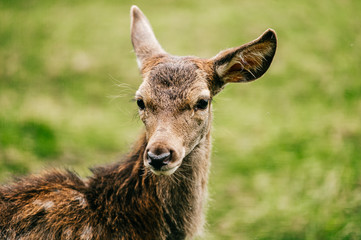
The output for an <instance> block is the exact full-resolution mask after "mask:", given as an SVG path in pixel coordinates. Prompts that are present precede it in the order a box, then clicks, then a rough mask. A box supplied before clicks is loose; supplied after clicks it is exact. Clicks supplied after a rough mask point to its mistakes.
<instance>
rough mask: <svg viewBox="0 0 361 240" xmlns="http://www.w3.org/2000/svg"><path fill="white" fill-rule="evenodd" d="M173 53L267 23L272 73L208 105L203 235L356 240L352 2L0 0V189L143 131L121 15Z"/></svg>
mask: <svg viewBox="0 0 361 240" xmlns="http://www.w3.org/2000/svg"><path fill="white" fill-rule="evenodd" d="M132 4H137V5H139V6H140V8H141V9H142V10H143V11H144V12H145V13H146V15H147V16H148V18H149V19H150V21H151V22H152V24H153V28H154V30H155V33H156V35H157V37H158V40H159V41H160V42H161V43H162V45H163V47H164V48H165V49H166V50H167V51H168V52H170V53H173V54H175V55H197V56H201V57H212V56H214V55H215V54H217V53H218V51H220V50H222V49H224V48H228V47H233V46H239V45H241V44H243V43H245V42H248V41H250V40H253V39H254V38H256V37H258V36H259V35H260V34H261V33H262V32H263V31H264V30H266V29H267V28H273V29H275V30H276V32H277V34H278V39H279V48H278V51H277V53H276V57H275V59H274V62H273V64H272V66H271V68H270V70H269V72H268V73H267V74H266V75H265V76H264V77H263V78H262V79H260V80H258V81H256V82H253V83H250V84H233V85H228V86H227V87H226V89H225V90H224V91H223V92H222V93H221V94H220V95H219V96H217V98H216V99H215V102H214V105H213V107H214V114H215V120H214V128H213V138H214V147H213V157H212V169H211V178H210V196H211V200H210V202H209V210H208V214H207V218H208V226H207V229H208V231H207V233H206V235H205V237H204V239H211V240H212V239H242V240H248V239H258V240H263V239H264V240H272V239H274V240H291V239H295V240H296V239H300V240H301V239H307V240H316V239H317V240H319V239H327V240H329V239H335V240H336V239H345V240H346V239H347V240H351V239H361V34H360V30H361V17H360V16H361V15H360V12H361V1H356V0H318V1H311V0H304V1H286V0H270V1H269V0H260V1H237V0H230V1H228V0H227V1H216V0H208V1H206V0H200V1H192V0H181V1H175V0H164V1H160V0H155V1H145V0H144V1H95V0H93V1H80V0H73V1H70V0H64V1H50V0H49V1H45V0H43V1H35V0H17V1H11V0H2V1H0V181H1V182H6V181H8V180H9V178H10V177H11V176H13V175H24V174H28V173H30V172H39V171H41V170H43V169H46V168H51V167H65V166H66V167H68V168H70V169H74V170H75V171H77V172H78V173H80V174H81V175H82V176H87V175H88V174H89V173H90V172H89V170H88V167H91V166H94V165H99V164H104V163H108V162H113V161H116V159H117V158H118V157H119V156H121V155H122V154H124V153H125V152H127V149H128V147H129V145H130V144H131V143H132V142H133V141H134V140H135V139H136V137H137V135H138V134H139V133H140V132H141V129H142V124H141V122H140V121H139V120H138V118H137V115H136V113H137V109H136V106H135V103H134V102H132V101H131V99H132V97H133V94H134V92H135V90H136V89H137V87H138V85H139V84H140V82H141V78H140V76H139V73H138V70H137V65H136V61H135V57H134V53H133V51H132V48H131V43H130V37H129V22H130V21H129V8H130V6H131V5H132Z"/></svg>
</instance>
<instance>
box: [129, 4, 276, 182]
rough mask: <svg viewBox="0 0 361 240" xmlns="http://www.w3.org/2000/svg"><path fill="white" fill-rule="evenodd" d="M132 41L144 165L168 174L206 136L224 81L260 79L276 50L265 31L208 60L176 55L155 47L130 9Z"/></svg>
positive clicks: (149, 31)
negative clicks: (139, 77)
mask: <svg viewBox="0 0 361 240" xmlns="http://www.w3.org/2000/svg"><path fill="white" fill-rule="evenodd" d="M131 40H132V44H133V47H134V50H135V54H136V56H137V62H138V66H139V69H140V71H141V74H142V77H143V82H142V84H141V85H140V87H139V89H138V91H137V92H136V95H135V99H136V102H137V105H138V107H139V115H140V118H141V120H142V121H143V123H144V125H145V129H146V138H147V146H146V149H145V152H144V157H143V160H144V165H145V166H146V167H147V168H149V169H150V170H151V171H152V172H153V173H155V174H157V175H170V174H172V173H174V172H175V171H176V170H177V168H178V167H179V166H181V164H182V161H183V159H184V158H185V157H186V156H187V155H188V154H190V153H191V152H192V151H193V150H194V149H195V148H196V147H197V146H199V145H201V144H202V143H203V142H204V141H205V138H206V136H207V135H209V132H210V125H211V119H212V110H211V103H212V99H213V97H214V96H215V95H216V94H217V93H218V92H220V91H221V90H222V88H223V87H224V86H225V85H226V84H227V83H233V82H234V83H235V82H250V81H253V80H255V79H257V78H259V77H261V76H262V75H263V74H264V73H265V72H266V71H267V69H268V67H269V66H270V64H271V62H272V59H273V57H274V54H275V52H276V45H277V40H276V34H275V32H274V31H273V30H271V29H268V30H267V31H266V32H264V33H263V34H262V35H261V36H260V37H259V38H257V39H256V40H254V41H252V42H250V43H247V44H244V45H242V46H239V47H235V48H231V49H227V50H224V51H221V52H220V53H219V54H217V55H216V56H215V57H213V58H211V59H201V58H196V57H178V56H172V55H170V54H168V53H166V52H165V51H164V50H163V48H162V47H161V46H160V44H159V43H158V41H157V39H156V37H155V35H154V33H153V31H152V28H151V26H150V23H149V21H148V20H147V18H146V17H145V15H144V14H143V13H142V12H141V10H140V9H139V8H138V7H136V6H133V7H132V8H131Z"/></svg>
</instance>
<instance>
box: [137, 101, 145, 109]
mask: <svg viewBox="0 0 361 240" xmlns="http://www.w3.org/2000/svg"><path fill="white" fill-rule="evenodd" d="M137 105H138V107H139V109H140V110H144V108H145V104H144V101H143V100H142V99H138V100H137Z"/></svg>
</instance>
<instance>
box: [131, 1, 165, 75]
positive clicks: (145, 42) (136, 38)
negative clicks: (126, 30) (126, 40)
mask: <svg viewBox="0 0 361 240" xmlns="http://www.w3.org/2000/svg"><path fill="white" fill-rule="evenodd" d="M130 15H131V24H130V29H131V40H132V44H133V48H134V51H135V54H136V56H137V62H138V66H139V68H141V67H142V65H143V63H144V61H145V60H147V59H148V58H150V57H152V56H155V55H158V54H165V53H166V52H165V51H164V50H163V48H162V47H161V45H160V44H159V43H158V40H157V39H156V37H155V35H154V33H153V30H152V27H151V25H150V23H149V21H148V19H147V18H146V16H145V15H144V14H143V12H142V11H141V10H140V9H139V8H138V7H137V6H135V5H133V6H132V7H131V9H130Z"/></svg>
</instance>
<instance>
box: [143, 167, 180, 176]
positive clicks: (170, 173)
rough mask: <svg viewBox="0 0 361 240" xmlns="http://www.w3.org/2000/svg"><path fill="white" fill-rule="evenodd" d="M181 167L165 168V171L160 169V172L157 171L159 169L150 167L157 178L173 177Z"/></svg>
mask: <svg viewBox="0 0 361 240" xmlns="http://www.w3.org/2000/svg"><path fill="white" fill-rule="evenodd" d="M178 167H179V165H178V166H175V167H173V168H169V167H167V168H165V169H160V170H157V169H154V168H153V167H148V168H149V169H150V171H151V172H152V173H154V174H155V175H157V176H160V175H165V176H170V175H172V174H173V173H174V172H175V171H177V169H178Z"/></svg>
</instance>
